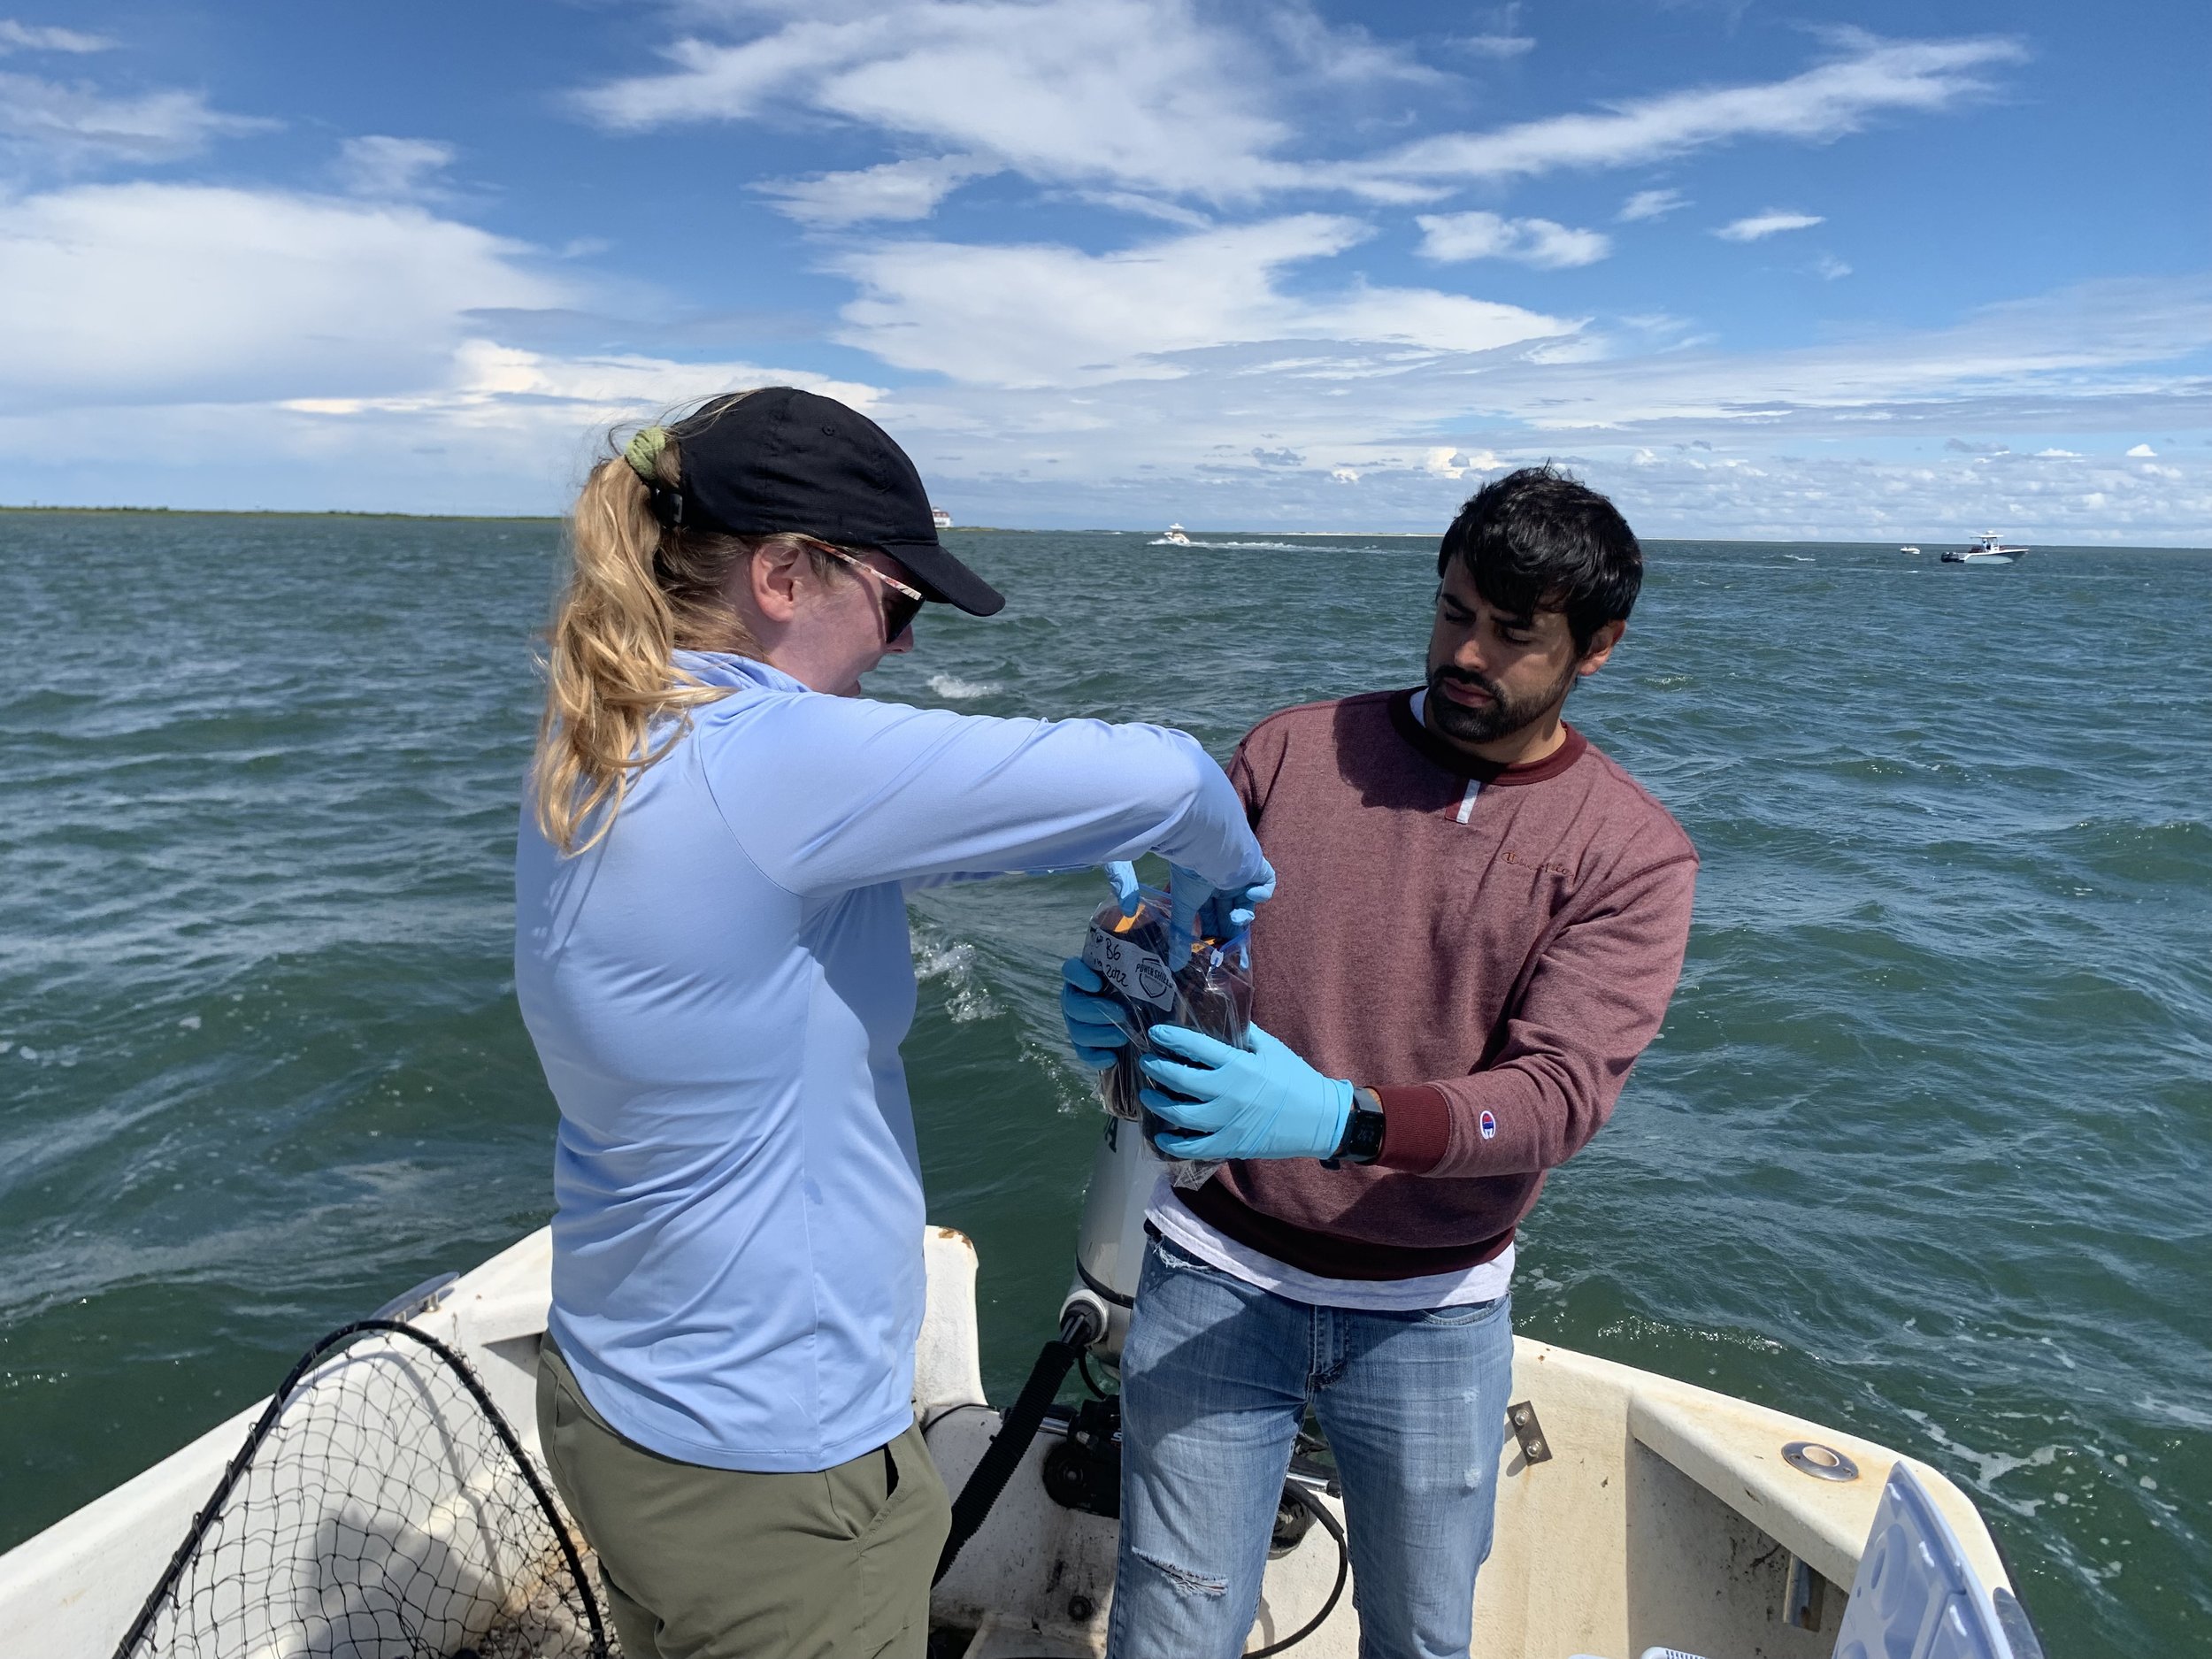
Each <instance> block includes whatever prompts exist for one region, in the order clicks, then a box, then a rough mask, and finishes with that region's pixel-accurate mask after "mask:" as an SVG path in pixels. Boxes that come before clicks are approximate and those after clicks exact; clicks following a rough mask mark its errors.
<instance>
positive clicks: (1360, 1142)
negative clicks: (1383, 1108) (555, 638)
mask: <svg viewBox="0 0 2212 1659" xmlns="http://www.w3.org/2000/svg"><path fill="white" fill-rule="evenodd" d="M1346 1139H1347V1140H1348V1141H1349V1142H1350V1143H1351V1144H1350V1146H1349V1147H1348V1148H1347V1149H1348V1151H1349V1152H1350V1153H1351V1156H1354V1157H1356V1158H1357V1159H1358V1160H1359V1161H1360V1162H1361V1163H1362V1164H1372V1163H1373V1162H1374V1161H1375V1158H1376V1156H1377V1155H1378V1154H1379V1153H1380V1152H1381V1151H1382V1141H1383V1115H1382V1114H1381V1113H1380V1112H1378V1111H1370V1110H1367V1109H1366V1108H1365V1107H1363V1106H1362V1107H1356V1108H1354V1109H1353V1112H1352V1133H1350V1134H1349V1135H1348V1136H1347V1137H1346Z"/></svg>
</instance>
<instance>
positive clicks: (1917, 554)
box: [1897, 547, 1920, 558]
mask: <svg viewBox="0 0 2212 1659" xmlns="http://www.w3.org/2000/svg"><path fill="white" fill-rule="evenodd" d="M1897 550H1898V551H1899V552H1900V553H1909V554H1911V555H1912V556H1913V557H1915V558H1918V557H1920V549H1918V548H1916V547H1901V548H1899V549H1897Z"/></svg>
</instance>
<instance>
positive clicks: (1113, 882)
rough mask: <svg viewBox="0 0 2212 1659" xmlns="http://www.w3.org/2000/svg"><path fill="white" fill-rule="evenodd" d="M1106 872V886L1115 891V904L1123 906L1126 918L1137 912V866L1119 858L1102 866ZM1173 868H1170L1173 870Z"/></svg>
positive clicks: (1122, 909)
mask: <svg viewBox="0 0 2212 1659" xmlns="http://www.w3.org/2000/svg"><path fill="white" fill-rule="evenodd" d="M1101 867H1102V869H1103V870H1104V871H1105V872H1106V885H1107V886H1108V887H1111V888H1113V890H1114V902H1115V903H1117V904H1118V905H1120V906H1121V913H1122V914H1123V915H1124V916H1133V915H1135V914H1136V912H1137V885H1138V884H1137V866H1136V865H1135V864H1132V863H1130V861H1129V860H1128V859H1126V858H1117V859H1115V860H1114V862H1113V863H1111V864H1105V865H1102V866H1101ZM1172 867H1173V866H1170V868H1172Z"/></svg>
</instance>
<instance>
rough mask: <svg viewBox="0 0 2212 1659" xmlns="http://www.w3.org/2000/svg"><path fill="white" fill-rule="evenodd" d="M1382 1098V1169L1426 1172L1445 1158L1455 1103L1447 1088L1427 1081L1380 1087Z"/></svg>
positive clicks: (1379, 1159) (1378, 1093) (1379, 1164)
mask: <svg viewBox="0 0 2212 1659" xmlns="http://www.w3.org/2000/svg"><path fill="white" fill-rule="evenodd" d="M1375 1098H1376V1099H1377V1100H1379V1101H1380V1102H1382V1110H1383V1143H1382V1151H1381V1153H1380V1154H1379V1156H1377V1157H1376V1159H1375V1164H1376V1166H1377V1167H1378V1168H1379V1169H1386V1170H1404V1171H1408V1172H1409V1173H1410V1174H1414V1175H1425V1174H1427V1173H1428V1172H1429V1171H1431V1170H1432V1169H1434V1168H1435V1167H1436V1166H1437V1165H1438V1164H1441V1163H1442V1162H1443V1161H1444V1154H1445V1153H1446V1152H1447V1151H1448V1150H1449V1149H1450V1148H1451V1144H1452V1103H1451V1102H1450V1101H1449V1100H1448V1099H1447V1098H1446V1097H1445V1094H1444V1091H1443V1090H1442V1089H1440V1088H1436V1087H1432V1086H1431V1085H1429V1084H1426V1083H1421V1084H1417V1085H1415V1086H1414V1087H1411V1088H1379V1089H1377V1090H1376V1091H1375Z"/></svg>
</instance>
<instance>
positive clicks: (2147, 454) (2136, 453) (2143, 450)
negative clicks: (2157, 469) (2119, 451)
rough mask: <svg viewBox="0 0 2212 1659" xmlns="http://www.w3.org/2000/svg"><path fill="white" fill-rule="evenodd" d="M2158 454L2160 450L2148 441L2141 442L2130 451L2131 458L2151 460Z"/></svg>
mask: <svg viewBox="0 0 2212 1659" xmlns="http://www.w3.org/2000/svg"><path fill="white" fill-rule="evenodd" d="M2157 454H2158V451H2157V450H2155V449H2152V448H2151V446H2150V445H2149V444H2147V443H2139V444H2137V445H2136V446H2135V447H2134V448H2133V449H2130V450H2129V451H2128V456H2129V458H2130V459H2139V460H2149V459H2154V458H2155V457H2156V456H2157Z"/></svg>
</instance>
